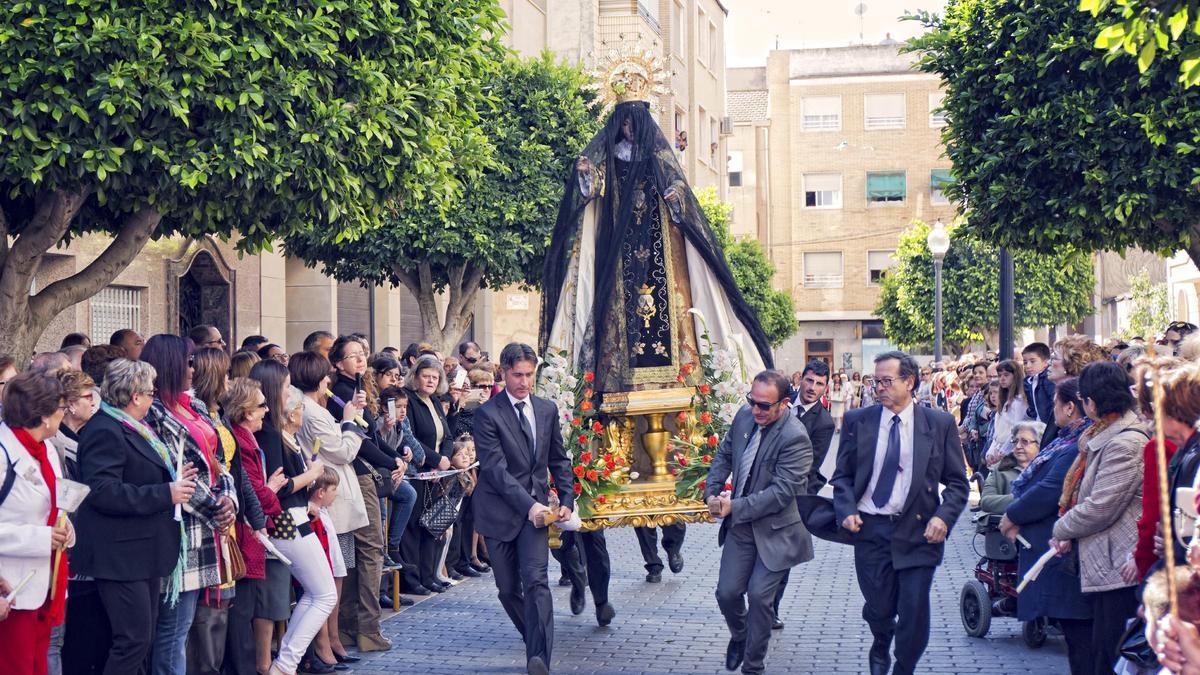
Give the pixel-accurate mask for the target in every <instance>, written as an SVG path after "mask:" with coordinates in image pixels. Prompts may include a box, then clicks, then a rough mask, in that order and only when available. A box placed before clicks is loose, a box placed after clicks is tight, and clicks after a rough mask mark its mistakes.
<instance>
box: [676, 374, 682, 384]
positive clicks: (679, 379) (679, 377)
mask: <svg viewBox="0 0 1200 675" xmlns="http://www.w3.org/2000/svg"><path fill="white" fill-rule="evenodd" d="M675 381H676V382H678V383H680V384H683V376H682V375H676V376H675Z"/></svg>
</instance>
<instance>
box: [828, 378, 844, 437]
mask: <svg viewBox="0 0 1200 675" xmlns="http://www.w3.org/2000/svg"><path fill="white" fill-rule="evenodd" d="M844 377H845V376H844V375H838V374H837V373H834V374H833V376H832V377H831V378H830V379H832V380H833V383H832V386H831V387H830V388H829V414H830V416H832V417H833V425H834V432H833V433H835V434H836V433H838V432H840V431H841V430H842V416H843V415H845V414H846V394H847V393H848V392H847V391H846V387H845V383H844V382H843V379H842V378H844Z"/></svg>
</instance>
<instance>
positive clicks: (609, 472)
mask: <svg viewBox="0 0 1200 675" xmlns="http://www.w3.org/2000/svg"><path fill="white" fill-rule="evenodd" d="M601 475H602V476H604V477H605V478H608V477H609V476H611V475H612V471H609V470H608V469H605V470H604V473H603V474H601Z"/></svg>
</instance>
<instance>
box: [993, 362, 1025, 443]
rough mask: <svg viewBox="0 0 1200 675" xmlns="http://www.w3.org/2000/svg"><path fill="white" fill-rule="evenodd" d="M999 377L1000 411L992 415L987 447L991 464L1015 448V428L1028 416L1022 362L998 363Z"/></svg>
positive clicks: (998, 408)
mask: <svg viewBox="0 0 1200 675" xmlns="http://www.w3.org/2000/svg"><path fill="white" fill-rule="evenodd" d="M996 380H997V382H998V383H999V385H1000V391H999V396H998V398H997V400H996V413H995V414H994V415H993V416H992V431H991V438H992V441H991V443H990V444H989V445H988V449H987V457H986V459H987V464H988V466H995V464H996V463H997V462H999V461H1000V459H1001V458H1003V457H1004V455H1006V454H1008V453H1009V452H1011V451H1012V429H1013V426H1014V425H1016V423H1017V422H1020V421H1021V420H1023V419H1025V409H1026V405H1025V385H1024V382H1025V376H1024V373H1022V372H1021V364H1020V363H1019V362H1017V361H1015V360H1013V359H1008V360H1006V361H1001V362H1000V363H999V364H997V365H996Z"/></svg>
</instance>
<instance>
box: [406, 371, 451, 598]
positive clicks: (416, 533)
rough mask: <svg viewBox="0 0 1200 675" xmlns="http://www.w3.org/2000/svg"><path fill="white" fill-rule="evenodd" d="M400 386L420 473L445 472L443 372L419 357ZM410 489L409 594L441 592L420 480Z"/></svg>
mask: <svg viewBox="0 0 1200 675" xmlns="http://www.w3.org/2000/svg"><path fill="white" fill-rule="evenodd" d="M404 386H405V388H406V389H408V419H409V421H410V422H411V423H412V431H413V435H414V436H416V438H417V440H418V441H419V442H420V443H421V446H422V447H423V448H424V449H425V463H424V465H423V466H422V467H421V468H420V470H422V471H433V470H439V471H445V470H446V469H449V468H450V456H451V454H452V452H453V447H454V436H453V430H454V427H453V425H452V424H451V423H450V420H448V419H447V418H446V415H445V413H444V412H443V410H442V407H441V405H439V404H438V402H437V400H436V399H437V397H438V396H440V395H442V394H444V393H446V392H447V390H448V386H447V383H446V373H445V371H444V370H442V364H441V363H440V362H439V361H438V360H437V357H435V356H432V355H428V354H426V355H423V356H421V357H419V358H418V359H417V361H416V363H415V364H414V365H413V367H412V368H411V369H410V370H409V371H408V379H407V380H406V381H405V383H404ZM414 487H416V489H417V496H418V497H417V506H416V509H414V510H413V514H412V517H411V518H409V520H408V533H407V534H406V536H405V541H406V542H411V543H415V544H416V546H415V550H413V549H412V548H410V547H409V546H406V547H405V560H406V561H408V562H410V563H415V564H416V565H417V572H418V575H419V578H418V579H416V580H415V581H416V584H415V585H414V586H413V587H412V588H410V589H409V592H411V593H416V594H417V595H428V594H429V592H430V591H433V592H436V593H442V592H444V591H445V590H446V589H447V588H448V586H446V585H444V584H442V583H441V582H440V581H438V578H437V575H438V571H439V570H438V569H437V564H438V561H439V559H440V558H441V548H442V547H441V546H440V545H439V543H438V541H437V539H436V538H435V537H434V536H433V535H431V534H430V533H429V531H428V530H426V529H425V528H423V527H421V526H420V520H421V512H422V510H423V505H424V499H425V489H426V486H425V485H424V481H420V482H418V484H417V485H416V486H414ZM410 556H411V557H410Z"/></svg>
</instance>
